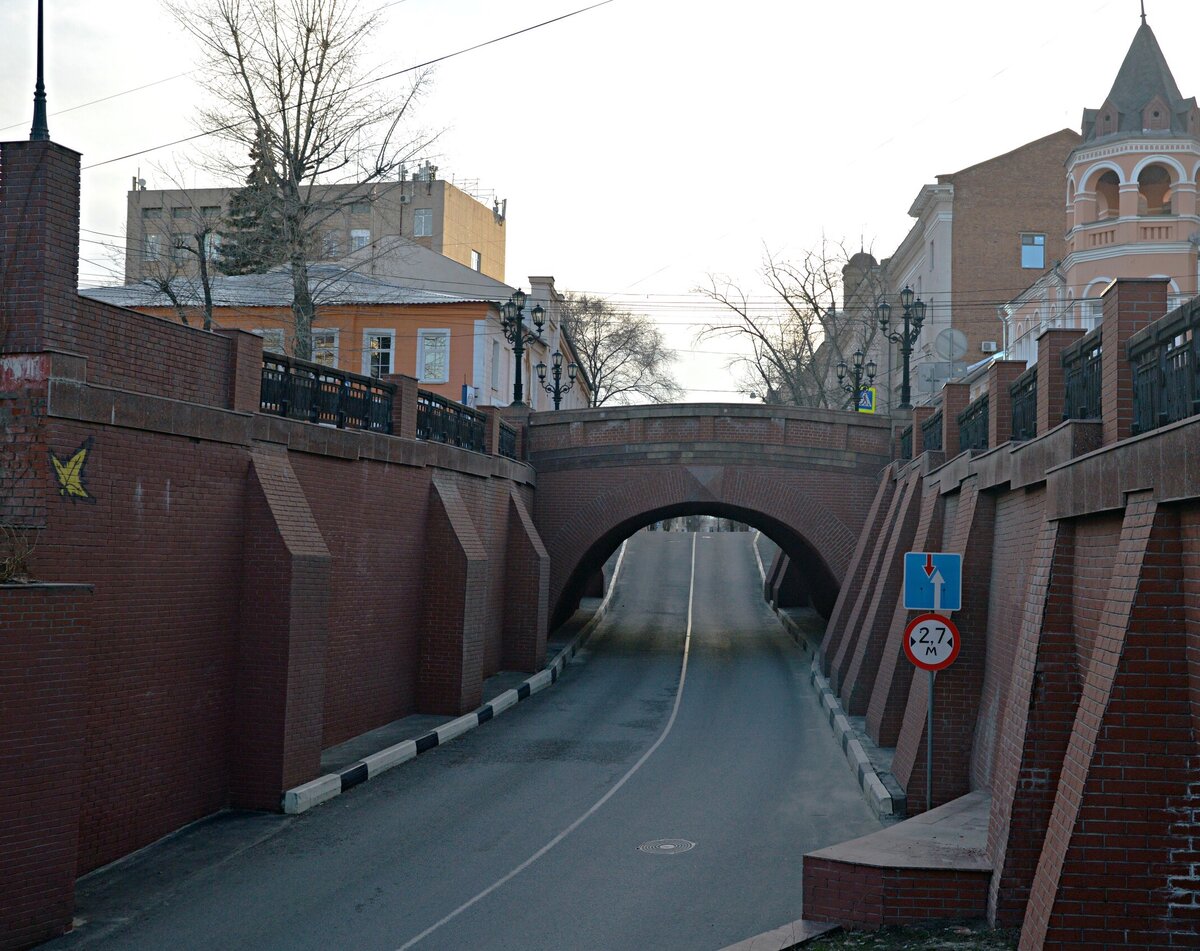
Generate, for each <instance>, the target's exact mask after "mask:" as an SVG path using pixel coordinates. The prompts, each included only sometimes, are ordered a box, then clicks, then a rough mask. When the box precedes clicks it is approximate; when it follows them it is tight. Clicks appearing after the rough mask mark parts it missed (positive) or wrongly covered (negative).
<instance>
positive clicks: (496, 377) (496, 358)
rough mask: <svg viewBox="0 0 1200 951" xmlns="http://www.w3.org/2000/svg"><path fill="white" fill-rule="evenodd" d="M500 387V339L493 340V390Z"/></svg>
mask: <svg viewBox="0 0 1200 951" xmlns="http://www.w3.org/2000/svg"><path fill="white" fill-rule="evenodd" d="M499 389H500V341H499V340H493V341H492V391H493V392H496V391H498V390H499Z"/></svg>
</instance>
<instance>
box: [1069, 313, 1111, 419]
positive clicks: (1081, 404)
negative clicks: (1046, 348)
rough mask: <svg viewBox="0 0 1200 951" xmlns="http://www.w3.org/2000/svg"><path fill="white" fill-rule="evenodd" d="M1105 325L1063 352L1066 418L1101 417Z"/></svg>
mask: <svg viewBox="0 0 1200 951" xmlns="http://www.w3.org/2000/svg"><path fill="white" fill-rule="evenodd" d="M1103 352H1104V340H1103V335H1102V328H1100V327H1097V328H1096V329H1095V330H1093V331H1092V332H1091V333H1089V334H1088V335H1087V336H1086V337H1082V338H1080V339H1079V340H1077V341H1075V343H1073V344H1071V346H1069V347H1067V348H1066V349H1065V350H1063V352H1062V366H1063V389H1064V390H1065V391H1066V397H1065V400H1064V407H1063V419H1100V417H1101V411H1100V358H1101V355H1102V354H1103Z"/></svg>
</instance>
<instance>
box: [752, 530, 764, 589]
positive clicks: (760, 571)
mask: <svg viewBox="0 0 1200 951" xmlns="http://www.w3.org/2000/svg"><path fill="white" fill-rule="evenodd" d="M761 534H762V532H755V533H754V541H752V542H751V543H750V547H751V548H753V549H754V560H755V561H757V562H758V574H759V576H760V577H761V578H762V580H763V584H766V582H767V571H766V569H765V568H763V563H762V555H760V554H759V553H758V539H759V536H760V535H761Z"/></svg>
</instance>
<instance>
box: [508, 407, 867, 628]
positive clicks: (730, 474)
mask: <svg viewBox="0 0 1200 951" xmlns="http://www.w3.org/2000/svg"><path fill="white" fill-rule="evenodd" d="M889 433H890V421H889V420H887V419H876V418H873V417H870V416H865V415H859V414H853V413H846V412H838V411H830V410H814V409H798V408H793V407H778V406H772V407H766V406H754V405H739V404H712V403H708V404H692V405H686V404H685V405H673V406H634V407H618V408H612V409H592V410H574V411H570V412H560V413H544V414H534V415H532V416H530V417H529V421H528V436H527V440H528V442H527V447H526V448H527V453H528V458H529V461H530V463H531V464H532V465H533V468H534V469H535V471H536V472H537V493H536V501H535V514H534V521H535V523H536V524H537V528H538V533H539V534H540V535H541V538H542V541H543V543H544V544H545V546H546V551H547V554H548V555H549V556H550V592H549V596H550V607H551V625H552V626H553V625H555V624H557V623H559V622H561V621H562V620H565V618H566V617H568V616H569V615H570V614H571V612H572V611H573V610H574V608H575V607H576V606H577V605H578V603H579V598H580V595H581V594H582V593H583V592H584V590H585V587H586V585H587V583H588V581H589V579H590V578H592V577H593V576H594V574H595V573H596V571H598V570H599V568H600V566H601V565H603V564H604V562H605V560H606V559H607V558H608V557H609V555H611V554H612V552H613V551H614V550H615V549H616V547H617V546H618V545H619V544H620V543H621V542H622V541H623V540H624V539H625V538H628V537H629V536H630V535H631V534H632V533H633V532H635V531H637V530H638V529H639V528H641V527H643V526H645V525H649V524H651V523H652V522H656V521H658V520H660V519H664V518H671V517H673V516H678V515H694V514H708V515H719V516H723V517H726V518H733V519H737V520H738V521H742V522H745V523H747V524H749V525H752V526H754V527H755V528H758V529H761V530H762V531H763V532H764V533H765V534H767V535H768V536H770V537H771V538H772V539H773V540H774V541H775V542H777V543H778V544H779V546H780V547H781V548H782V549H783V550H784V551H785V552H786V553H787V555H788V556H789V557H790V559H791V562H792V564H793V565H795V566H796V567H797V568H798V569H800V571H799V574H800V575H801V576H802V577H803V578H805V579H806V581H807V583H808V592H807V593H808V594H809V596H810V597H811V599H812V601H813V603H814V604H815V605H816V606H817V607H818V608H819V609H821V610H822V611H823V613H825V614H828V613H829V611H830V609H831V608H832V606H833V602H834V600H835V599H836V597H837V593H838V589H839V587H840V585H841V582H842V579H843V577H844V576H845V573H846V568H847V565H848V564H849V562H850V558H851V556H852V555H853V553H854V545H855V542H856V540H857V538H858V534H859V531H860V530H861V528H862V525H863V520H864V518H865V517H866V513H867V511H868V510H869V508H870V506H871V501H872V499H873V498H874V495H875V491H876V489H877V487H878V485H879V473H880V471H881V470H882V468H883V467H884V466H886V465H887V464H888V462H889V461H890V458H891V456H890V453H889Z"/></svg>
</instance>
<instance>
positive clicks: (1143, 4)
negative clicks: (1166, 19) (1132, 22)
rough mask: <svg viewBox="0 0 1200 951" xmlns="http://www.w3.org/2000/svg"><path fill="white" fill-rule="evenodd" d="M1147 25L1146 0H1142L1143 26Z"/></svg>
mask: <svg viewBox="0 0 1200 951" xmlns="http://www.w3.org/2000/svg"><path fill="white" fill-rule="evenodd" d="M1145 25H1146V0H1142V26H1145Z"/></svg>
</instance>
